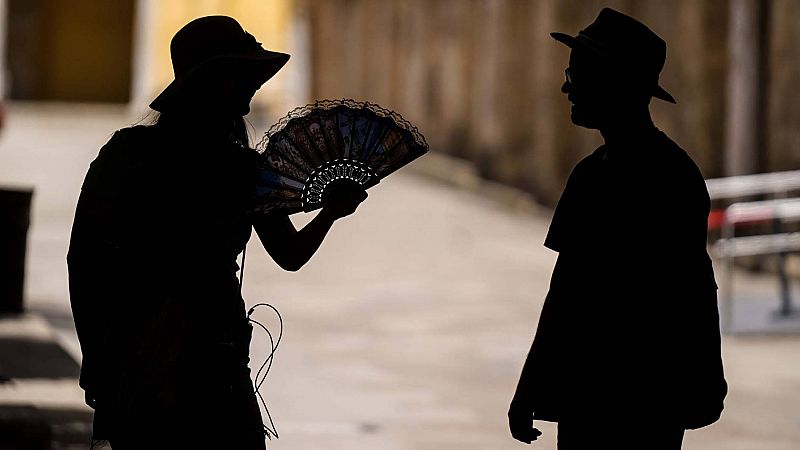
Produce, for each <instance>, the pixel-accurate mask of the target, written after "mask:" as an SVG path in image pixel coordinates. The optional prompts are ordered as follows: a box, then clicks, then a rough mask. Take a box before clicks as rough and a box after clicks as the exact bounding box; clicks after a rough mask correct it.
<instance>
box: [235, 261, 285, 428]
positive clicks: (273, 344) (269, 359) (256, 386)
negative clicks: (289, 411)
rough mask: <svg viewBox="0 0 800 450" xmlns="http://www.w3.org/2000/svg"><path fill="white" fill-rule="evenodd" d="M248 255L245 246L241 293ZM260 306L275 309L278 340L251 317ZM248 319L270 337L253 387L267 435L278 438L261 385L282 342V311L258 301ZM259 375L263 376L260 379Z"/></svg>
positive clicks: (240, 279) (240, 284)
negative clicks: (264, 414)
mask: <svg viewBox="0 0 800 450" xmlns="http://www.w3.org/2000/svg"><path fill="white" fill-rule="evenodd" d="M246 255H247V246H245V248H244V250H242V267H241V271H240V273H239V295H241V294H242V284H243V283H244V262H245V256H246ZM259 306H267V307H269V308H270V309H272V310H273V311H275V314H276V315H277V316H278V323H279V325H280V328H279V331H278V339H277V341H276V340H274V339H273V337H272V333H270V331H269V330H268V329H267V327H265V326H264V325H263V324H262V323H261V322H259V321H257V320H255V319H251V318H250V316H251V315H252V314H253V311H255V309H256V308H257V307H259ZM247 320H248V321H250V322H253V323H255V324H256V325H258V326H259V327H261V328H262V329H263V330H264V331H266V333H267V337H268V338H269V346H270V351H269V354H268V355H267V357H266V359H264V363H263V364H261V367H260V368H259V369H258V372H256V377H255V381H254V383H253V388H254V390H255V393H256V395H257V396H258V398H259V400H260V401H261V404H262V405H263V406H264V412H265V413H266V415H267V420H268V421H269V426H267V425H265V424H264V423H263V422H262V423H261V426H262V427H263V432H264V434H265V435H266V436H267V439H269V440H272V436H275V438H276V439H277V438H278V437H279V436H278V431H277V429H276V428H275V422H273V420H272V415H271V414H270V413H269V408H267V402H266V401H264V397H263V396H262V395H261V391H260V389H261V385H262V384H264V381H265V380H266V379H267V375H268V374H269V371H270V369H271V368H272V361H273V360H274V357H275V351H276V350H278V345H279V344H280V343H281V339H282V338H283V317H281V313H280V312H278V309H277V308H275V307H274V306H272V305H270V304H268V303H257V304H255V305H253V307H252V308H250V310H249V311H247ZM268 364H269V365H268ZM265 366H266V371H264V374H263V376H262V374H261V372H262V370H264V367H265ZM259 377H261V379H260V380H259Z"/></svg>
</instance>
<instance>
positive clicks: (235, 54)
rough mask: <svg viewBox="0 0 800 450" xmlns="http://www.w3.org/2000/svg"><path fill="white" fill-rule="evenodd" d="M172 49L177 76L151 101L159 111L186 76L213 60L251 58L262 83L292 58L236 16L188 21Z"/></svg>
mask: <svg viewBox="0 0 800 450" xmlns="http://www.w3.org/2000/svg"><path fill="white" fill-rule="evenodd" d="M169 53H170V57H171V59H172V70H173V72H174V74H175V79H174V80H173V81H172V82H171V83H170V84H169V85H168V86H167V87H166V88H165V89H164V90H163V91H161V93H160V94H159V95H158V96H157V97H156V98H155V99H154V100H153V101H152V102H151V103H150V107H151V108H152V109H154V110H156V111H163V109H164V106H165V105H166V104H167V103H168V102H169V100H170V99H171V98H173V97H174V96H175V94H176V93H177V92H179V91H180V90H181V87H182V86H183V85H184V84H185V83H186V80H187V79H189V78H190V77H191V76H192V75H193V74H195V73H196V72H197V71H198V70H201V69H202V68H203V67H204V66H206V65H208V63H210V62H212V61H220V60H224V59H232V60H242V61H251V62H253V63H254V64H253V70H255V71H258V72H259V75H260V77H261V80H262V83H263V82H266V81H267V80H269V79H270V78H272V76H273V75H275V74H276V73H277V72H278V71H279V70H280V69H281V67H283V66H284V64H286V61H288V60H289V55H287V54H285V53H279V52H273V51H269V50H265V49H264V48H263V47H261V43H260V42H257V41H256V38H255V37H253V35H251V34H250V33H248V32H246V31H244V29H243V28H242V26H241V25H239V22H237V21H236V19H234V18H232V17H228V16H206V17H200V18H198V19H195V20H192V21H191V22H189V23H187V24H186V25H184V26H183V28H181V29H180V30H178V32H177V33H175V36H173V37H172V41H171V42H170V45H169Z"/></svg>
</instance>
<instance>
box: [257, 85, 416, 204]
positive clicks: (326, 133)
mask: <svg viewBox="0 0 800 450" xmlns="http://www.w3.org/2000/svg"><path fill="white" fill-rule="evenodd" d="M257 150H258V151H259V153H261V157H260V158H259V160H258V174H259V177H258V183H257V192H256V195H257V201H256V207H255V212H257V213H269V212H273V211H281V212H283V213H285V214H294V213H297V212H300V211H305V212H308V211H313V210H315V209H319V208H321V207H323V206H324V207H325V210H326V211H329V212H330V214H331V215H332V217H335V218H339V217H344V216H347V215H349V214H352V213H353V212H354V211H355V209H356V207H357V206H358V204H359V203H361V202H362V201H364V199H365V198H366V192H364V191H365V190H366V189H369V188H370V187H372V186H374V185H376V184H378V182H379V181H380V180H381V179H383V178H385V177H386V176H388V175H389V174H391V173H393V172H395V171H396V170H397V169H399V168H401V167H403V166H405V165H406V164H408V163H410V162H411V161H413V160H414V159H416V158H418V157H419V156H421V155H423V154H424V153H425V152H427V151H428V144H427V143H426V142H425V138H424V137H423V136H422V135H421V134H420V133H419V131H418V130H417V129H416V127H414V126H413V125H411V124H410V123H409V122H408V121H406V120H405V119H403V118H402V117H401V116H400V115H399V114H397V113H395V112H393V111H389V110H386V109H384V108H381V107H380V106H377V105H374V104H371V103H366V102H364V103H362V102H356V101H353V100H323V101H318V102H316V103H314V104H311V105H307V106H304V107H302V108H298V109H295V110H294V111H292V112H290V113H289V114H288V115H287V116H286V117H284V118H283V119H281V120H280V121H279V122H278V123H277V124H275V125H274V126H273V127H272V128H270V130H269V131H268V132H267V133H266V135H265V137H264V139H262V141H261V142H260V143H259V145H258V146H257Z"/></svg>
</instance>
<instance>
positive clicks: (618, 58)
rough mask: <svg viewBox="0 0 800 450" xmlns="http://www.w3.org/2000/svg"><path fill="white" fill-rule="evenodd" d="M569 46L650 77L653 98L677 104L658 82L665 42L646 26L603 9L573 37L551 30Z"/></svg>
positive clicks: (665, 49)
mask: <svg viewBox="0 0 800 450" xmlns="http://www.w3.org/2000/svg"><path fill="white" fill-rule="evenodd" d="M550 36H552V37H553V38H554V39H555V40H557V41H559V42H562V43H564V44H566V45H567V46H568V47H570V48H583V49H587V50H590V51H592V52H594V53H595V54H597V55H600V56H602V57H604V58H608V59H609V60H612V62H614V63H616V64H619V65H621V66H623V68H624V69H626V70H629V71H631V73H633V74H635V75H636V76H639V77H642V78H645V79H651V80H652V81H653V82H652V92H651V95H652V96H653V97H655V98H658V99H661V100H664V101H668V102H670V103H676V102H675V98H673V97H672V95H670V94H669V92H667V91H666V90H664V88H662V87H661V86H659V85H658V76H659V74H660V73H661V69H663V68H664V62H665V61H666V59H667V44H666V42H664V40H663V39H661V38H660V37H658V35H657V34H655V33H654V32H653V31H652V30H651V29H650V28H647V25H645V24H643V23H641V22H639V21H638V20H636V19H634V18H633V17H630V16H627V15H625V14H622V13H621V12H619V11H616V10H614V9H611V8H603V9H602V10H601V11H600V14H599V15H598V16H597V18H596V19H595V20H594V22H592V23H591V24H590V25H589V26H587V27H586V28H584V29H583V30H581V31H579V32H578V34H577V35H576V36H570V35H569V34H565V33H550Z"/></svg>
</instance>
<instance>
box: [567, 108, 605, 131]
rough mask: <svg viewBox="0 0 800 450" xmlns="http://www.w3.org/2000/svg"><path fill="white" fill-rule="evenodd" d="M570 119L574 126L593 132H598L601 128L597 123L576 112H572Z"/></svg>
mask: <svg viewBox="0 0 800 450" xmlns="http://www.w3.org/2000/svg"><path fill="white" fill-rule="evenodd" d="M569 118H570V120H572V123H573V124H575V125H577V126H579V127H583V128H589V129H592V130H596V129H598V128H599V127H598V126H597V123H596V122H595V121H593V120H591V119H590V118H588V117H586V116H584V115H583V114H581V113H576V112H575V111H574V110H573V111H572V114H570V116H569Z"/></svg>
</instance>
